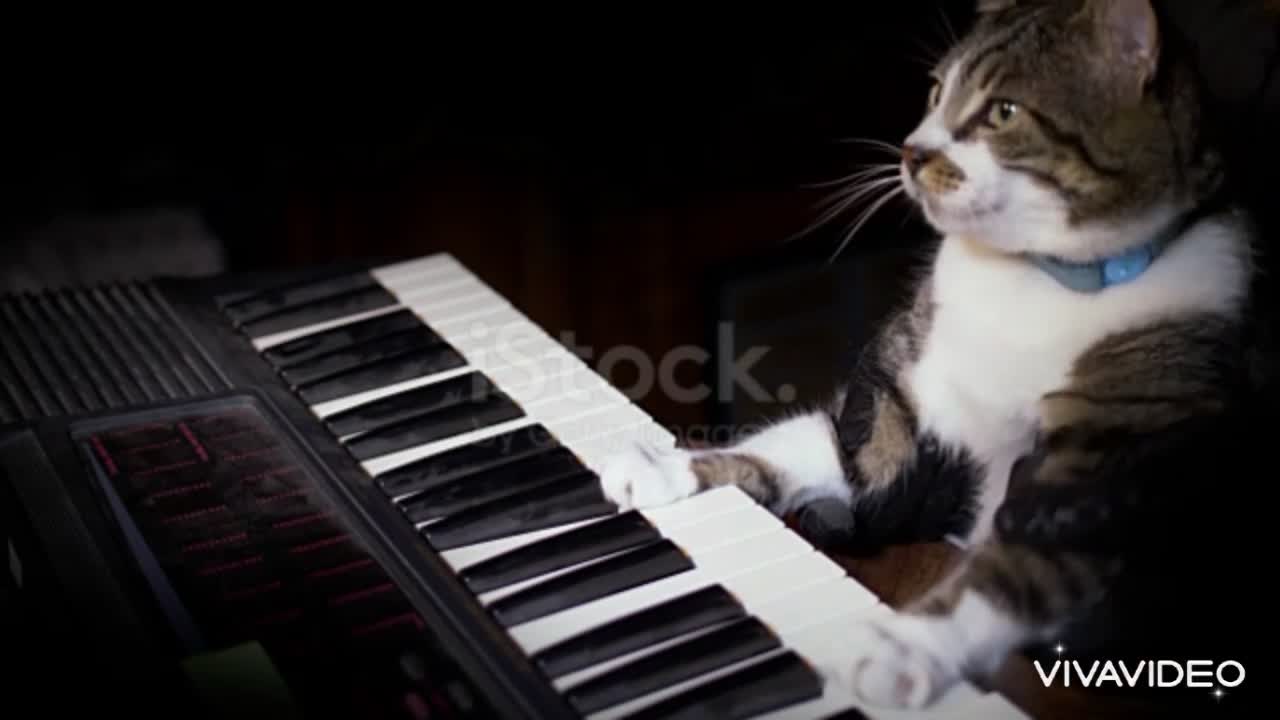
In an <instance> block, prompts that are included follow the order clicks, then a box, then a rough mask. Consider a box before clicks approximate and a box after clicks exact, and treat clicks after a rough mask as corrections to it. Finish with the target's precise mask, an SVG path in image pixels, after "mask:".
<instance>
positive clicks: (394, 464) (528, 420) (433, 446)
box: [360, 415, 537, 477]
mask: <svg viewBox="0 0 1280 720" xmlns="http://www.w3.org/2000/svg"><path fill="white" fill-rule="evenodd" d="M536 422H537V420H536V419H535V418H533V417H531V416H528V415H526V416H524V417H519V418H516V419H514V420H508V421H506V422H500V423H497V424H496V425H490V426H488V427H486V428H482V429H480V430H472V431H470V432H465V433H461V434H459V435H453V436H451V437H447V438H444V439H442V440H435V441H432V442H429V443H425V444H422V445H417V446H414V447H411V448H407V449H405V450H398V451H396V452H392V453H388V454H386V455H380V456H378V457H375V458H371V459H369V460H365V461H363V462H362V463H361V464H360V465H361V467H363V468H364V470H365V472H367V473H369V474H370V475H372V476H374V477H376V476H378V475H381V474H382V473H385V472H389V471H391V470H394V469H396V468H398V467H401V466H404V465H408V464H409V463H411V462H415V461H417V460H421V459H422V458H425V457H431V456H432V455H438V454H440V453H442V452H444V451H446V450H452V449H453V448H456V447H461V446H463V445H470V444H471V443H474V442H479V441H481V440H487V439H489V438H491V437H494V436H496V435H501V434H503V433H506V432H510V431H512V430H519V429H521V428H526V427H529V426H530V425H533V424H535V423H536Z"/></svg>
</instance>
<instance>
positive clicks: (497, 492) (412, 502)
mask: <svg viewBox="0 0 1280 720" xmlns="http://www.w3.org/2000/svg"><path fill="white" fill-rule="evenodd" d="M587 470H588V468H587V466H585V465H583V464H582V461H581V460H579V459H578V458H577V456H575V455H574V454H573V453H572V452H570V451H569V449H568V448H565V447H559V448H556V449H553V450H549V451H547V452H545V453H541V454H539V455H533V456H531V457H529V458H527V459H525V460H522V461H518V462H515V463H509V464H507V465H503V466H502V467H499V468H495V469H493V470H490V471H488V472H484V473H479V474H476V475H467V476H464V477H461V478H458V479H457V480H454V481H453V482H451V483H448V484H446V485H444V486H442V487H438V488H436V489H434V490H430V491H427V492H425V493H422V494H421V495H417V496H414V497H413V498H410V499H406V500H404V501H402V502H400V503H398V504H399V505H400V509H401V511H402V512H404V514H405V517H407V518H409V521H410V522H413V523H425V522H427V521H429V520H436V519H438V518H442V517H445V516H446V515H453V514H456V513H459V512H462V511H463V510H467V509H469V508H472V507H475V506H477V505H483V504H485V503H487V502H490V501H493V500H498V499H500V498H504V497H507V496H510V495H514V494H516V493H518V492H523V491H524V490H527V489H529V488H532V487H536V486H538V485H545V484H547V483H549V482H552V481H554V480H559V479H561V478H563V477H565V476H568V475H574V474H577V473H581V472H585V471H587Z"/></svg>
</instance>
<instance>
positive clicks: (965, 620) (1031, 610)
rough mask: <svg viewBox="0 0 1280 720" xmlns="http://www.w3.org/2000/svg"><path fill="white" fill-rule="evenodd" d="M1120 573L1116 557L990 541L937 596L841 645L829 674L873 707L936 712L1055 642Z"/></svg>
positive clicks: (852, 634)
mask: <svg viewBox="0 0 1280 720" xmlns="http://www.w3.org/2000/svg"><path fill="white" fill-rule="evenodd" d="M1118 570H1119V561H1118V560H1117V559H1115V558H1114V557H1112V556H1108V555H1101V554H1086V553H1079V552H1069V551H1061V550H1056V549H1052V548H1047V547H1033V546H1030V545H1019V544H1013V543H1007V542H1003V541H1001V540H999V539H997V538H992V539H989V540H987V541H985V542H984V543H983V544H982V545H980V546H979V547H978V548H977V549H976V550H975V551H974V552H973V554H972V555H971V556H970V558H969V559H968V561H967V562H966V563H965V564H964V565H963V566H962V567H961V568H960V569H959V570H958V571H957V572H956V573H955V574H954V575H953V576H952V577H951V578H949V580H948V581H947V582H945V583H943V584H941V585H940V586H939V587H938V588H936V589H935V590H934V591H933V592H931V593H929V594H927V595H926V596H925V597H923V598H922V599H921V600H920V601H918V602H917V603H915V604H914V605H913V606H911V607H908V608H904V610H903V611H901V612H899V613H896V614H894V615H890V616H888V617H885V618H879V619H875V620H867V621H863V622H859V623H857V624H855V625H852V626H851V627H850V628H849V629H848V632H846V633H841V634H839V636H838V637H833V640H832V642H835V643H837V644H838V647H837V648H836V650H837V651H838V652H837V654H836V655H834V656H836V657H841V658H842V660H841V661H840V664H839V665H838V666H837V667H833V668H826V669H825V670H826V671H827V672H828V673H830V674H831V675H833V676H834V677H835V678H837V679H838V680H839V681H840V682H842V683H843V684H844V685H845V686H846V687H848V688H849V689H850V690H852V691H853V692H855V693H856V694H858V695H859V696H860V697H862V698H863V699H864V700H866V701H867V702H869V703H872V704H875V705H880V706H884V707H893V708H909V709H922V708H925V707H928V706H929V705H930V704H932V703H933V702H934V701H936V700H937V699H938V698H939V697H940V696H942V695H944V694H945V693H946V692H947V691H948V690H949V689H951V688H952V687H953V686H954V685H955V683H957V682H958V681H960V680H961V679H963V678H972V677H981V676H983V675H986V674H988V673H991V672H994V671H995V670H997V669H998V668H999V666H1000V665H1001V664H1002V663H1003V662H1004V660H1005V659H1006V658H1007V657H1008V656H1009V654H1010V653H1011V652H1014V651H1016V650H1018V649H1019V648H1021V647H1023V646H1025V645H1026V644H1028V643H1032V642H1042V641H1045V640H1048V639H1050V638H1052V637H1053V636H1054V635H1055V634H1056V633H1057V632H1059V631H1060V630H1061V628H1062V627H1063V625H1064V623H1066V622H1068V621H1069V620H1071V619H1073V618H1074V617H1075V616H1076V615H1077V614H1078V613H1079V612H1083V611H1085V610H1087V609H1088V608H1089V607H1090V606H1091V605H1092V604H1093V603H1094V602H1096V601H1097V600H1098V599H1099V598H1100V597H1101V595H1102V593H1103V592H1104V591H1105V589H1106V587H1107V586H1108V583H1109V582H1110V580H1111V578H1113V577H1114V576H1115V573H1116V572H1117V571H1118Z"/></svg>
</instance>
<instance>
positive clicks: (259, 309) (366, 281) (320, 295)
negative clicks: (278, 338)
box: [222, 273, 378, 327]
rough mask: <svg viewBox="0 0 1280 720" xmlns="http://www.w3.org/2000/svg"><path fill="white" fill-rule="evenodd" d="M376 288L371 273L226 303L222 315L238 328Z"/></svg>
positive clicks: (271, 290)
mask: <svg viewBox="0 0 1280 720" xmlns="http://www.w3.org/2000/svg"><path fill="white" fill-rule="evenodd" d="M377 285H378V283H377V281H376V280H374V278H373V276H372V275H369V274H368V273H352V274H346V275H338V276H334V277H328V278H323V279H319V280H311V281H307V282H301V283H296V284H291V285H286V286H284V287H278V288H272V289H270V290H264V291H262V292H257V293H253V294H252V295H249V296H248V297H245V298H242V299H240V300H237V301H236V302H232V303H227V304H226V305H225V306H223V308H222V311H223V312H225V313H226V314H227V317H229V318H231V322H232V323H233V324H234V325H235V326H236V327H240V326H242V325H244V324H245V323H249V322H253V321H254V320H259V319H261V318H264V317H267V316H269V315H273V314H276V313H279V312H281V311H283V310H287V309H292V308H297V307H299V306H302V305H308V304H314V303H316V302H318V301H320V300H325V299H328V298H332V297H335V296H338V295H344V294H348V293H351V292H355V291H357V290H366V289H368V288H371V287H376V286H377Z"/></svg>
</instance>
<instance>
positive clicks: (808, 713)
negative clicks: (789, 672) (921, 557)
mask: <svg viewBox="0 0 1280 720" xmlns="http://www.w3.org/2000/svg"><path fill="white" fill-rule="evenodd" d="M893 612H894V611H893V609H892V608H890V607H889V606H887V605H884V604H879V603H878V604H876V605H873V606H869V607H862V608H858V609H852V610H850V611H849V612H847V613H844V614H842V615H840V616H838V617H835V618H831V619H828V620H825V621H822V622H814V623H809V624H808V625H806V626H805V627H803V628H800V629H792V630H789V631H787V632H785V633H783V635H782V639H783V643H784V645H785V646H786V647H788V648H789V649H791V650H792V651H794V652H796V653H797V654H798V655H800V656H801V657H802V658H804V660H805V661H806V662H808V663H809V664H810V666H812V667H814V668H815V669H817V670H818V671H819V672H820V673H825V672H828V671H830V670H832V669H834V668H836V667H838V666H839V665H840V664H841V663H843V662H845V661H846V659H847V646H846V645H845V643H844V642H842V640H841V637H842V635H843V633H844V632H845V631H846V629H847V627H848V624H849V623H851V622H855V621H861V620H865V619H866V618H868V617H869V616H874V615H877V614H879V615H891V614H893ZM863 710H866V711H867V712H869V713H871V714H872V716H873V717H875V718H876V720H881V719H882V718H883V720H895V719H899V720H906V719H907V718H917V717H920V713H919V712H917V711H894V710H887V709H883V708H880V707H875V708H868V707H867V706H866V704H865V701H863V700H861V699H857V698H854V697H853V696H852V695H851V694H850V693H849V692H848V691H847V690H846V689H845V688H843V687H842V686H840V685H838V684H835V683H828V684H827V685H826V687H825V688H824V690H823V694H822V696H821V697H820V698H815V699H812V700H810V701H808V702H805V703H801V704H798V705H794V706H791V707H787V708H780V709H778V710H775V711H772V712H770V713H767V714H765V715H762V716H761V720H763V719H764V718H768V720H808V719H809V718H817V717H833V716H841V717H844V716H846V715H847V716H849V717H857V716H858V715H857V713H859V712H862V711H863ZM927 715H928V717H930V718H938V719H939V720H948V719H950V720H961V718H973V717H982V718H993V720H995V719H1004V718H1025V717H1026V715H1025V714H1024V713H1023V712H1022V711H1021V710H1019V709H1018V708H1017V707H1016V706H1014V705H1012V704H1011V703H1009V702H1008V701H1007V700H1006V699H1004V698H1002V697H1000V696H999V695H998V694H995V693H985V692H982V691H981V690H979V689H978V688H976V687H975V686H974V685H972V684H969V683H960V684H957V685H956V686H954V687H953V688H952V689H951V690H949V691H947V693H946V694H944V695H943V696H942V697H940V698H938V700H936V701H935V704H934V705H933V706H932V707H931V708H930V709H929V710H928V712H927Z"/></svg>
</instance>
